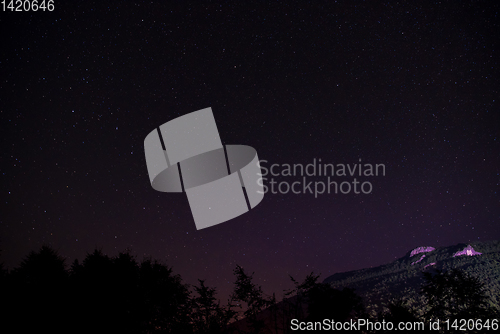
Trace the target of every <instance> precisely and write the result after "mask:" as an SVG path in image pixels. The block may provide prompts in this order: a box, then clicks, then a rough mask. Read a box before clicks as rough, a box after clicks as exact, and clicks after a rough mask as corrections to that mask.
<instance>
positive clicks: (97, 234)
mask: <svg viewBox="0 0 500 334" xmlns="http://www.w3.org/2000/svg"><path fill="white" fill-rule="evenodd" d="M356 3H358V2H356ZM387 3H389V2H387ZM390 3H391V4H382V3H379V4H374V3H371V2H370V3H362V4H360V3H358V4H357V5H356V4H355V2H354V1H345V2H341V1H337V2H333V1H328V2H314V4H307V3H304V2H302V1H300V2H288V3H287V4H283V3H281V2H273V3H270V4H267V5H266V4H263V3H259V4H258V5H255V6H253V5H248V4H241V3H240V4H237V5H228V4H222V5H219V4H210V5H206V4H205V5H200V4H198V5H193V6H188V5H179V4H177V5H169V4H165V3H163V2H160V1H158V2H155V4H151V3H150V2H140V1H134V2H126V3H125V2H122V1H85V2H84V3H79V4H76V3H71V4H63V3H62V2H58V1H56V3H55V10H54V11H53V12H47V11H46V12H42V11H38V12H33V13H12V12H2V13H1V15H0V22H1V25H2V39H3V42H2V47H1V50H2V51H1V54H2V56H1V59H0V69H1V72H0V73H1V74H0V79H1V81H0V96H1V99H0V106H1V110H0V111H1V113H0V115H1V119H2V137H3V140H2V150H1V157H2V165H1V177H2V182H1V183H2V192H1V196H2V200H1V208H0V209H1V222H0V249H1V251H2V253H1V257H0V261H3V262H4V264H5V265H6V266H7V267H8V268H10V269H12V268H14V267H15V266H17V265H18V264H19V262H20V261H21V259H22V258H23V257H24V256H26V255H27V253H28V252H29V251H30V250H36V249H37V248H39V247H40V246H41V245H43V244H48V245H51V246H52V247H54V248H55V249H57V250H58V251H59V253H60V254H61V255H62V256H64V257H67V258H68V261H67V263H68V264H69V263H71V261H72V260H73V259H75V258H77V259H79V260H82V259H83V258H84V256H85V254H86V253H87V252H91V251H92V250H93V249H94V248H96V247H97V248H102V249H103V251H104V252H106V253H107V254H109V255H116V254H117V253H118V252H119V251H123V250H125V249H127V248H128V249H131V250H132V253H133V254H135V255H137V259H138V260H141V259H142V258H143V257H144V256H152V257H153V258H156V259H159V260H162V261H165V262H166V263H167V264H168V265H170V266H172V267H173V268H174V271H175V272H176V273H178V274H180V275H181V276H182V277H183V278H184V280H185V281H186V282H187V283H195V282H196V279H197V278H201V279H206V280H207V284H208V285H211V286H215V287H217V288H218V291H220V294H219V296H220V297H221V298H223V299H225V298H226V297H227V295H228V293H229V291H230V289H231V288H232V283H233V281H234V277H233V275H232V270H233V269H234V268H235V266H236V264H239V265H241V266H243V267H244V268H245V269H246V270H248V271H250V272H255V279H256V282H257V283H258V284H261V285H262V286H263V289H264V291H265V292H266V293H269V294H270V293H272V292H276V293H277V296H278V297H281V295H282V290H283V289H288V288H290V287H291V284H290V281H289V278H288V275H289V274H290V275H292V276H294V277H296V278H297V279H302V278H304V277H305V275H306V274H308V273H310V272H311V271H314V272H315V273H318V274H319V273H321V274H322V276H321V278H322V279H323V278H326V277H327V276H329V275H331V274H333V273H335V272H342V271H348V270H354V269H360V268H364V267H370V266H378V265H380V264H383V263H387V262H390V261H392V260H394V259H396V258H399V257H401V256H403V255H404V254H405V253H406V252H407V251H409V250H410V249H412V248H415V247H418V246H434V247H438V246H447V245H452V244H456V243H461V242H469V241H477V240H480V241H481V240H484V241H485V240H490V239H498V238H500V224H499V219H498V218H499V213H500V210H499V195H498V184H499V166H500V158H499V153H500V150H499V148H500V147H499V129H500V127H499V124H500V122H499V121H500V117H499V108H498V98H499V76H498V74H499V71H498V68H499V64H498V60H499V56H498V48H499V37H498V34H497V33H496V32H497V31H500V29H499V22H500V20H499V18H498V12H499V7H500V6H499V4H496V3H495V2H469V1H465V2H460V3H456V2H455V1H451V2H447V1H444V2H439V3H436V4H433V5H425V6H424V5H422V6H423V7H420V6H419V5H414V4H407V3H404V4H402V3H399V4H398V3H396V2H390ZM207 107H212V110H213V113H214V117H215V120H216V122H217V127H218V130H219V133H220V136H221V139H222V142H223V143H224V144H244V145H250V146H252V147H254V148H255V149H256V150H257V153H258V155H259V158H260V159H261V160H267V161H268V163H267V165H266V164H265V166H267V167H269V166H270V165H271V164H273V163H278V164H283V163H290V164H303V165H306V164H309V163H311V162H312V161H313V159H315V158H316V159H321V160H322V162H323V163H333V164H338V163H343V164H353V163H357V162H358V161H359V159H362V161H363V163H365V162H366V163H372V164H378V163H382V164H385V166H386V175H385V176H379V177H364V178H358V179H360V181H370V182H371V183H372V185H373V191H372V193H371V194H369V195H365V194H354V193H350V194H329V195H328V194H324V195H319V196H318V197H317V198H315V197H314V195H312V194H300V195H296V194H286V195H284V194H270V193H268V194H266V196H265V198H264V200H263V201H262V202H261V203H260V204H259V205H258V206H257V207H256V208H255V209H253V210H251V211H250V212H248V213H247V214H244V215H242V216H240V217H238V218H235V219H233V220H231V221H229V222H225V223H222V224H220V225H217V226H214V227H210V228H207V229H204V230H200V231H197V230H196V228H195V224H194V220H193V218H192V215H191V211H190V208H189V205H188V202H187V198H186V196H185V194H176V193H160V192H156V191H154V190H153V189H152V188H151V186H150V184H149V178H148V174H147V169H146V163H145V157H144V151H143V142H144V138H145V137H146V135H147V134H148V133H149V132H150V131H152V130H153V129H155V128H156V127H158V126H159V125H161V124H163V123H165V122H167V121H169V120H172V119H174V118H176V117H179V116H181V115H184V114H187V113H189V112H193V111H196V110H199V109H203V108H207ZM297 180H300V178H290V177H287V178H286V177H277V178H276V181H278V182H281V181H287V182H291V181H297ZM311 180H312V181H314V180H317V181H324V178H321V177H318V178H316V179H314V178H313V179H311ZM336 180H337V181H338V182H342V181H352V178H350V177H345V178H341V177H339V178H337V179H336Z"/></svg>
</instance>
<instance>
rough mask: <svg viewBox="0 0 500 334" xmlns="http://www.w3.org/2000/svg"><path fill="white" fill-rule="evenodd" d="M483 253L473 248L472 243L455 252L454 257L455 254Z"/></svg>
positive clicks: (471, 254)
mask: <svg viewBox="0 0 500 334" xmlns="http://www.w3.org/2000/svg"><path fill="white" fill-rule="evenodd" d="M481 254H482V253H479V252H476V251H475V250H474V248H472V246H471V245H468V246H467V247H465V248H464V250H463V251H459V252H456V253H455V254H453V257H455V256H461V255H468V256H474V255H481Z"/></svg>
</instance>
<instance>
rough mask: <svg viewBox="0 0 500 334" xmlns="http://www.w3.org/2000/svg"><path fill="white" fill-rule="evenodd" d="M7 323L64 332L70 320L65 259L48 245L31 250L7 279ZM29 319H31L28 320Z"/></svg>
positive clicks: (31, 328)
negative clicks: (37, 249)
mask: <svg viewBox="0 0 500 334" xmlns="http://www.w3.org/2000/svg"><path fill="white" fill-rule="evenodd" d="M6 282H7V285H8V288H7V289H6V291H5V300H6V301H7V302H6V304H7V305H8V308H7V314H6V318H5V319H6V322H7V324H4V326H8V323H10V324H11V325H12V326H15V327H13V328H19V329H20V331H21V329H22V331H26V332H30V331H39V329H40V328H46V329H48V330H49V331H51V332H53V333H59V332H63V331H64V329H65V327H67V325H68V322H69V320H70V317H69V316H70V313H69V310H68V308H67V306H66V305H67V304H68V303H69V300H68V295H67V287H68V274H67V272H66V270H65V266H64V259H63V258H62V257H61V256H59V254H58V253H57V252H56V251H54V250H53V249H51V248H50V247H47V246H42V247H41V248H40V250H39V251H37V252H35V251H31V252H30V253H29V254H28V256H27V257H26V258H25V259H23V260H22V262H21V264H20V266H19V267H18V268H16V269H14V270H13V271H12V272H11V273H10V275H9V277H7V279H6ZM28 320H29V321H28Z"/></svg>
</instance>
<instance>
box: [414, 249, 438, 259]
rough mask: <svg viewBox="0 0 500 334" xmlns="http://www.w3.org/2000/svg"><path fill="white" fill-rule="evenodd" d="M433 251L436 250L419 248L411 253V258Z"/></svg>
mask: <svg viewBox="0 0 500 334" xmlns="http://www.w3.org/2000/svg"><path fill="white" fill-rule="evenodd" d="M433 250H435V248H434V247H418V248H415V249H414V250H412V251H411V253H410V257H412V256H414V255H417V254H419V253H427V252H432V251H433Z"/></svg>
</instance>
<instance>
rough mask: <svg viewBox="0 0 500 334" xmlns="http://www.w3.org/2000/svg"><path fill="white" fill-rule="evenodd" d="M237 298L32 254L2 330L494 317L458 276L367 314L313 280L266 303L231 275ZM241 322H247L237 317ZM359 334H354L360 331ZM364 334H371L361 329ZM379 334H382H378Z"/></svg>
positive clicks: (2, 275) (433, 281)
mask: <svg viewBox="0 0 500 334" xmlns="http://www.w3.org/2000/svg"><path fill="white" fill-rule="evenodd" d="M234 275H235V281H234V290H233V293H232V295H231V297H230V299H229V301H227V303H226V302H224V303H223V304H221V302H220V301H219V300H217V298H216V289H215V288H214V287H209V286H207V285H206V284H205V282H204V281H203V280H199V282H198V284H196V285H195V286H189V285H187V284H185V283H184V282H183V281H182V278H181V277H180V276H179V275H177V274H174V273H173V272H172V269H171V268H170V267H168V266H167V265H165V264H162V263H160V262H158V261H156V260H153V259H145V260H143V261H141V262H138V261H136V259H135V258H134V257H133V256H131V255H130V254H129V253H127V252H125V253H120V254H118V255H117V256H115V257H109V256H107V255H105V254H103V253H102V252H101V251H99V250H95V251H94V252H93V253H90V254H88V255H87V256H86V257H85V259H84V260H83V262H82V263H79V262H78V261H77V260H75V261H74V262H73V263H72V264H71V266H70V267H69V268H68V269H67V268H66V266H65V263H64V259H63V258H61V257H60V256H59V255H58V254H57V252H56V251H54V250H53V249H51V248H49V247H42V248H41V249H40V250H39V251H36V252H35V251H33V252H31V253H30V254H29V255H28V256H27V257H26V258H25V259H24V260H23V261H22V262H21V264H20V265H19V267H17V268H15V269H13V270H11V271H9V272H7V271H6V270H4V269H3V268H1V267H0V286H1V295H2V298H1V301H2V304H3V305H2V306H3V307H2V308H3V309H4V311H3V312H2V318H3V321H2V325H1V326H2V328H0V330H1V331H2V332H13V333H17V332H22V333H31V332H36V333H38V332H50V333H63V332H64V333H196V334H202V333H211V334H222V333H292V332H293V333H295V332H297V331H292V329H291V320H292V319H299V320H300V321H311V322H315V321H323V319H335V321H337V322H339V321H340V322H342V321H348V320H350V319H371V320H372V321H377V320H381V319H386V320H387V321H393V322H397V321H425V322H428V321H429V320H430V319H443V320H444V319H469V318H471V319H482V320H485V319H498V316H499V314H498V308H496V307H494V306H492V305H491V304H490V303H489V299H488V296H487V294H486V291H485V289H484V284H483V283H482V282H481V281H480V280H479V279H478V278H476V277H474V276H471V275H469V274H467V273H465V272H463V271H460V270H451V271H448V272H436V273H433V274H431V273H425V274H424V275H425V282H426V283H425V284H424V285H423V286H422V291H421V293H422V298H423V299H424V300H425V302H426V304H425V305H424V306H423V308H422V309H421V310H414V309H411V308H410V307H408V306H407V305H405V303H404V302H402V301H395V302H393V303H391V304H389V305H387V308H386V310H385V311H384V312H379V313H378V314H376V315H369V314H368V313H367V311H366V310H367V307H365V305H364V302H363V300H362V298H361V297H360V296H358V295H357V294H356V293H355V291H354V290H351V289H343V290H337V289H334V288H332V286H331V285H330V284H325V283H320V282H318V279H319V275H314V274H313V273H311V274H310V275H308V276H307V277H305V279H304V280H303V281H297V280H295V279H294V278H292V277H290V278H291V280H292V283H293V289H291V290H290V291H287V292H286V298H285V299H284V300H283V301H280V302H278V301H276V298H275V297H274V294H273V295H266V294H264V292H263V291H262V288H261V287H260V286H258V285H256V284H255V283H254V282H253V274H250V273H248V272H246V271H245V270H244V269H243V268H242V267H240V266H236V268H235V269H234ZM242 317H244V319H243V320H241V318H242ZM355 332H356V331H349V333H355ZM364 332H365V333H366V331H364ZM377 333H380V331H377Z"/></svg>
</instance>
